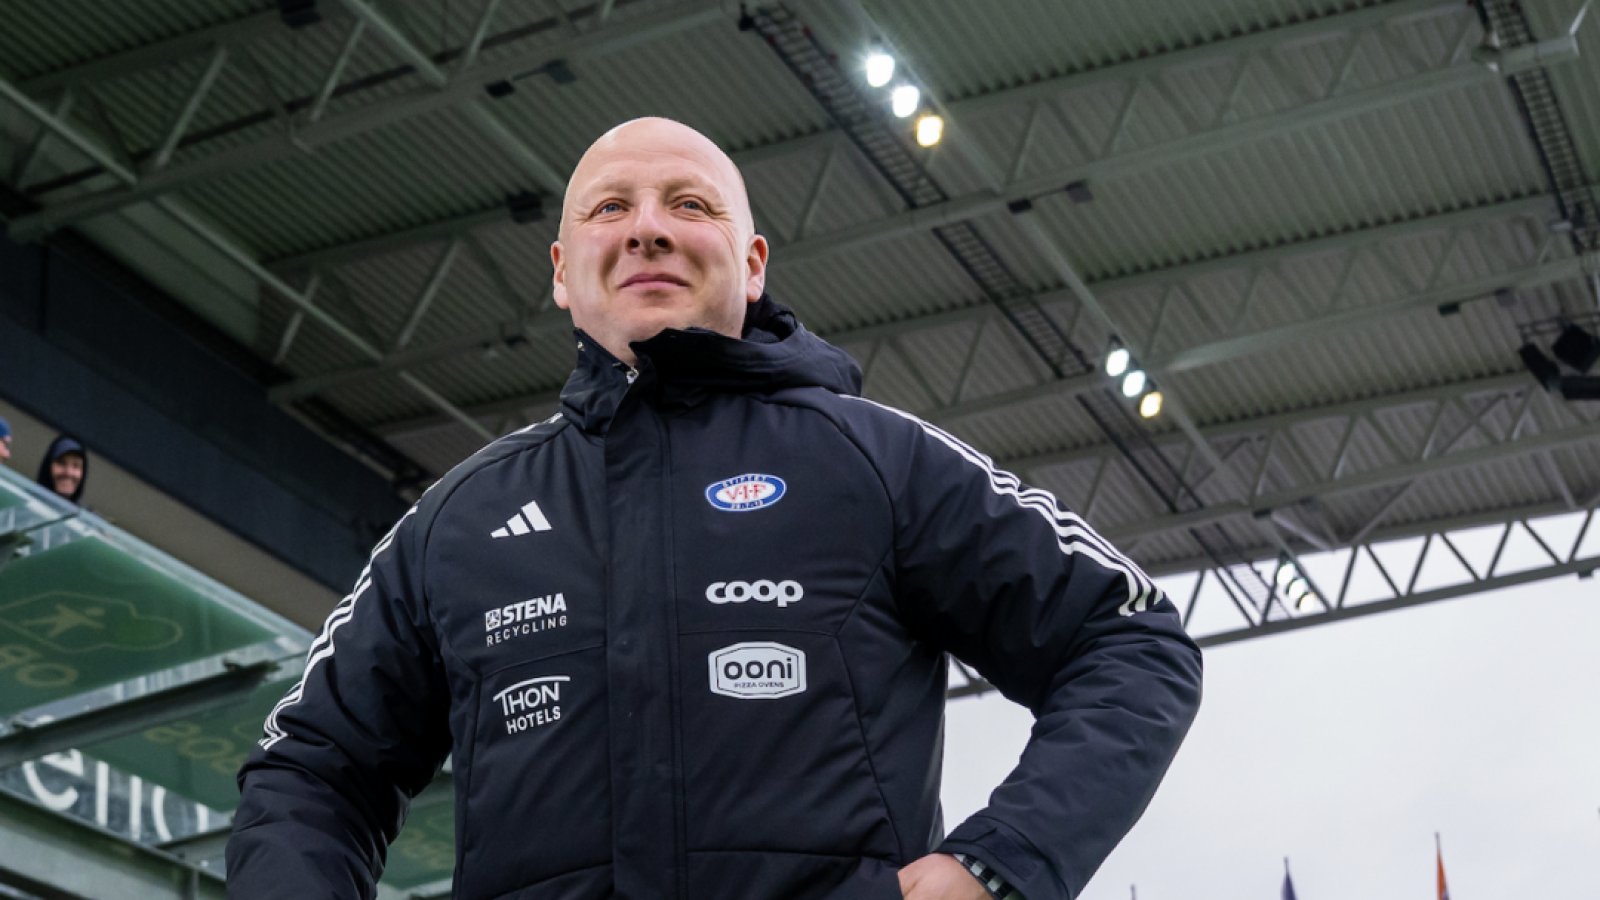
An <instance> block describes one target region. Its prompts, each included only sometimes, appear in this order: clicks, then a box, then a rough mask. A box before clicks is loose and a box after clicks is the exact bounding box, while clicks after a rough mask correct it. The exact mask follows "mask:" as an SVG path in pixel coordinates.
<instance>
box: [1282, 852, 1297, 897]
mask: <svg viewBox="0 0 1600 900" xmlns="http://www.w3.org/2000/svg"><path fill="white" fill-rule="evenodd" d="M1283 900H1296V897H1295V895H1294V879H1293V878H1290V877H1289V857H1287V856H1285V857H1284V858H1283Z"/></svg>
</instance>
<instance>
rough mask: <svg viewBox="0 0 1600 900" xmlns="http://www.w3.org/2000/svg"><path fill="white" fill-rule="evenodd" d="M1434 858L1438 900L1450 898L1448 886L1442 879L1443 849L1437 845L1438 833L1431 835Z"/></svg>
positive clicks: (1448, 899)
mask: <svg viewBox="0 0 1600 900" xmlns="http://www.w3.org/2000/svg"><path fill="white" fill-rule="evenodd" d="M1433 852H1434V859H1435V861H1436V862H1437V863H1438V865H1439V900H1450V887H1449V885H1447V884H1445V881H1444V849H1443V848H1442V847H1440V846H1439V835H1438V834H1437V833H1435V834H1434V836H1433Z"/></svg>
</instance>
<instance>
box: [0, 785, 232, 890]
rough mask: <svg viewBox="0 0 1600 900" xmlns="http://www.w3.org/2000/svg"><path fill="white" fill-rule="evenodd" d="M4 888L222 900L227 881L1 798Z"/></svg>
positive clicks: (34, 806) (74, 821)
mask: <svg viewBox="0 0 1600 900" xmlns="http://www.w3.org/2000/svg"><path fill="white" fill-rule="evenodd" d="M0 836H3V839H0V883H6V884H12V885H15V886H17V887H19V888H21V889H22V890H25V891H29V892H30V893H34V894H37V895H39V896H41V897H51V898H63V900H65V898H84V900H92V898H100V897H139V898H140V900H167V898H170V900H208V898H215V900H224V897H225V895H226V890H225V888H224V886H223V882H222V879H221V878H220V877H219V876H217V875H216V874H214V873H212V872H208V871H206V870H204V869H201V868H198V867H195V866H191V865H188V864H187V863H185V862H183V861H182V860H180V859H178V858H177V857H175V856H173V855H171V854H169V853H165V852H162V851H161V850H157V849H155V848H154V847H147V846H145V845H143V844H140V843H137V842H135V841H130V840H128V839H127V838H124V837H121V836H119V835H116V834H113V833H111V832H110V831H107V830H105V829H104V828H100V827H98V826H95V825H91V824H89V823H88V822H84V821H81V820H78V819H73V818H69V817H67V816H63V815H61V814H59V813H54V812H51V811H50V810H48V809H45V808H44V807H43V806H40V805H39V804H37V803H33V802H30V801H28V800H24V799H23V798H21V797H18V796H16V795H13V794H9V793H6V792H4V791H0Z"/></svg>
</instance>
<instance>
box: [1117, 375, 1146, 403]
mask: <svg viewBox="0 0 1600 900" xmlns="http://www.w3.org/2000/svg"><path fill="white" fill-rule="evenodd" d="M1144 383H1145V377H1144V370H1143V369H1134V370H1133V371H1132V372H1129V373H1128V374H1127V375H1126V376H1124V377H1123V379H1122V396H1124V397H1127V398H1128V399H1129V400H1132V399H1133V398H1134V397H1137V396H1139V395H1140V394H1142V393H1144Z"/></svg>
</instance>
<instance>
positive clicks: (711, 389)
mask: <svg viewBox="0 0 1600 900" xmlns="http://www.w3.org/2000/svg"><path fill="white" fill-rule="evenodd" d="M575 337H576V339H577V346H578V361H577V365H576V366H575V367H574V368H573V371H572V375H571V376H570V377H569V378H568V379H567V383H566V386H565V387H564V388H562V391H561V405H562V412H563V413H564V414H565V415H566V416H567V417H568V418H570V419H572V420H573V421H574V422H575V423H576V424H577V425H578V426H579V427H581V428H583V429H584V430H585V431H591V432H597V433H598V432H604V431H605V430H606V429H607V428H608V427H609V425H610V423H611V419H612V417H613V416H614V415H615V414H616V410H617V407H618V406H619V405H620V404H621V402H622V398H623V397H624V395H626V394H627V392H628V390H629V387H630V385H632V384H635V383H637V386H636V387H635V388H634V389H635V390H637V391H640V392H642V393H643V395H644V396H645V398H646V399H647V400H648V401H649V402H652V403H655V404H657V405H661V406H666V407H670V406H692V405H694V404H696V403H699V402H700V401H702V400H704V399H705V398H706V397H707V396H709V395H710V394H713V393H737V392H770V391H775V390H779V389H781V388H789V387H806V386H816V387H822V388H826V389H828V390H831V391H835V392H838V393H844V394H859V393H860V392H861V370H860V368H859V367H858V366H857V365H856V363H855V360H853V359H851V358H850V356H849V355H848V354H846V353H845V352H844V351H842V350H840V349H839V348H837V347H835V346H833V345H832V344H829V343H828V342H826V341H824V340H822V339H821V338H819V337H817V336H816V335H814V334H812V333H811V332H809V331H807V330H806V329H805V327H804V326H802V325H801V324H800V323H799V321H798V320H797V319H796V318H795V315H794V312H793V311H791V310H790V309H789V308H788V307H786V306H784V305H782V304H780V303H778V302H776V301H774V300H772V299H771V298H769V297H767V296H765V295H763V296H762V298H761V299H760V300H759V301H757V302H756V303H753V304H751V305H750V307H749V308H748V309H747V310H746V312H745V324H744V336H743V338H741V339H735V338H731V337H728V336H726V335H722V334H717V333H716V332H713V331H707V330H705V329H703V328H689V329H682V330H679V329H668V330H666V331H663V332H661V333H660V334H658V335H656V336H655V337H652V338H650V339H648V340H644V341H636V342H634V343H633V344H632V347H633V351H634V355H635V356H636V357H637V358H638V360H639V364H638V366H637V368H630V367H629V366H627V365H626V364H625V363H623V362H621V361H620V360H618V359H617V358H616V357H615V356H612V355H611V353H609V352H607V350H606V349H605V348H604V347H602V346H600V345H599V344H598V343H596V342H595V341H594V340H593V339H592V338H590V337H589V336H588V335H586V334H584V333H583V332H582V331H581V330H580V331H577V332H575Z"/></svg>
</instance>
